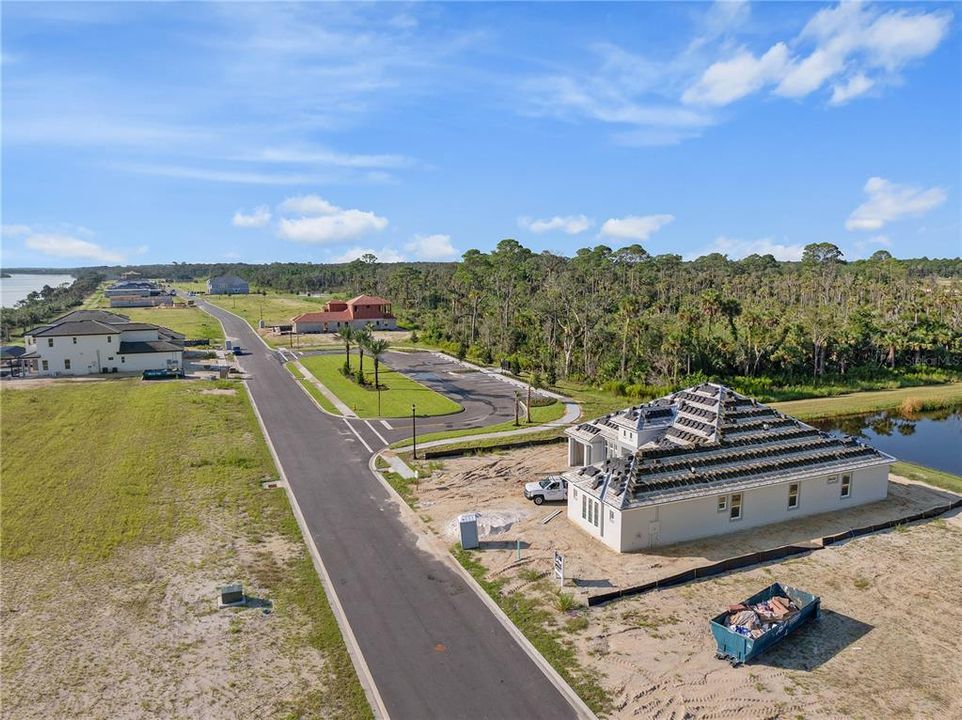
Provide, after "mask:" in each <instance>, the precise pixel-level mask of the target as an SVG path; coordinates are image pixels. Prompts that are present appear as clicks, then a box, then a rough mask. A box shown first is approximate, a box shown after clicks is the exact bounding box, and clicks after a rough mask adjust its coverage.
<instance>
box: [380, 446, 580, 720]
mask: <svg viewBox="0 0 962 720" xmlns="http://www.w3.org/2000/svg"><path fill="white" fill-rule="evenodd" d="M387 450H388V448H384V450H381V451H380V452H377V453H374V454H373V455H372V456H371V459H370V460H369V461H368V468H369V469H370V471H371V473H372V474H373V475H374V477H375V478H377V480H378V481H379V482H380V483H381V485H383V486H384V488H385V489H386V490H387V491H388V493H389V494H390V495H391V496H392V497H393V498H394V500H395V502H396V503H397V504H398V506H399V508H400V512H401V514H402V515H406V516H408V517H409V518H411V519H412V520H414V521H415V523H416V524H417V525H419V526H421V527H422V528H424V527H425V522H424V521H423V520H421V518H420V517H419V516H418V514H417V512H415V511H414V510H413V509H412V508H411V506H410V505H408V504H407V503H406V502H405V501H404V498H402V497H401V496H400V494H398V492H397V490H395V489H394V488H393V487H391V483H389V482H388V481H387V480H385V479H384V476H383V475H382V474H381V471H380V470H378V469H377V467H376V463H377V458H379V457H380V456H381V455H382V454H383V453H384V452H385V451H387ZM418 535H419V536H420V539H421V540H422V541H426V542H427V543H428V544H430V545H434V546H437V547H436V548H435V550H436V553H437V555H438V557H440V558H441V560H442V562H444V563H445V564H447V565H448V566H449V567H451V568H453V569H454V570H456V571H457V572H458V574H459V575H460V576H461V577H462V578H463V579H464V581H465V583H466V584H467V586H468V587H469V588H471V590H472V591H473V592H474V594H475V595H477V596H478V597H479V598H480V599H481V602H483V603H484V605H485V606H486V607H487V608H488V610H489V611H490V612H491V614H492V615H494V617H495V618H497V620H498V622H500V623H501V625H502V626H503V627H504V629H505V630H507V631H508V634H509V635H510V636H511V637H512V639H513V640H514V641H515V642H516V643H517V644H518V645H519V646H520V647H521V649H522V650H524V652H525V654H526V655H527V656H528V657H529V658H531V660H532V661H533V662H534V664H535V665H537V666H538V669H539V670H541V672H542V673H544V675H545V677H546V678H548V681H549V682H550V683H551V684H552V685H553V686H554V687H555V689H556V690H557V691H558V692H560V693H561V694H562V696H564V698H565V700H567V701H568V704H569V705H571V707H572V708H573V709H574V711H575V712H576V713H577V714H578V716H579V717H580V718H582V720H598V717H597V716H596V715H595V714H594V713H593V712H592V711H591V708H589V707H588V706H587V705H586V704H585V701H584V700H582V699H581V697H580V696H579V695H578V693H576V692H575V691H574V689H573V688H572V687H571V686H570V685H569V684H568V683H567V681H565V679H564V678H563V677H561V674H560V673H559V672H558V671H557V670H555V669H554V667H553V666H552V665H551V663H549V662H548V661H547V660H545V659H544V656H543V655H542V654H541V653H539V652H538V650H537V648H536V647H535V646H534V645H532V644H531V641H530V640H528V638H527V637H526V636H525V634H524V633H523V632H521V630H519V629H518V626H517V625H515V624H514V623H513V622H511V618H509V617H508V616H507V615H506V614H505V612H504V610H502V609H501V607H500V606H499V605H498V604H497V603H496V602H495V601H494V600H493V599H492V597H491V596H490V595H488V594H487V593H486V592H485V591H484V589H483V588H482V587H481V586H480V585H479V584H478V581H477V580H475V579H474V577H473V576H472V575H471V573H469V572H468V571H467V570H465V569H464V567H463V566H462V565H461V563H459V562H458V561H457V560H455V558H454V556H453V555H451V553H450V551H449V550H448V549H447V548H446V547H441V546H440V543H439V541H438V540H437V539H436V536H435V535H434V534H433V533H432V532H430V531H429V532H419V533H418Z"/></svg>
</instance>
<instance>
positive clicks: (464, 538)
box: [458, 513, 481, 550]
mask: <svg viewBox="0 0 962 720" xmlns="http://www.w3.org/2000/svg"><path fill="white" fill-rule="evenodd" d="M478 517H479V515H478V513H465V514H464V515H459V516H458V527H459V528H460V529H461V547H462V548H463V549H465V550H474V549H475V548H479V547H481V543H479V542H478Z"/></svg>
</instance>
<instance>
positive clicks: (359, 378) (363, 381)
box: [354, 368, 367, 385]
mask: <svg viewBox="0 0 962 720" xmlns="http://www.w3.org/2000/svg"><path fill="white" fill-rule="evenodd" d="M354 380H355V381H356V382H357V384H358V385H367V378H365V377H364V373H363V372H361V368H358V369H357V371H356V372H355V373H354Z"/></svg>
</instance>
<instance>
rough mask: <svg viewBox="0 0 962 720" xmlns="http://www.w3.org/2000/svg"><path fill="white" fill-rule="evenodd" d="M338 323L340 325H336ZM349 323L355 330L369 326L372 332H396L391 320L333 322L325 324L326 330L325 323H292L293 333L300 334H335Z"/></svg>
mask: <svg viewBox="0 0 962 720" xmlns="http://www.w3.org/2000/svg"><path fill="white" fill-rule="evenodd" d="M338 322H340V325H338ZM348 322H349V323H350V325H351V327H352V328H354V329H355V330H363V329H364V328H365V327H367V326H368V325H370V326H371V327H372V328H373V329H374V330H397V321H396V320H394V319H391V320H350V321H346V320H340V321H338V320H333V321H328V322H327V323H326V325H327V329H326V330H325V329H324V326H325V323H323V322H306V321H298V322H295V323H294V332H296V333H298V334H300V333H323V332H337V330H338V328H339V327H344V325H345V323H348Z"/></svg>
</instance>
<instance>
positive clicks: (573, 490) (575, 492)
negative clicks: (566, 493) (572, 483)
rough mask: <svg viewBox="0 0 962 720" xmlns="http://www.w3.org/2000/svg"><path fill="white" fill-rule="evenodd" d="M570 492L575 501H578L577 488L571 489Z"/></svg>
mask: <svg viewBox="0 0 962 720" xmlns="http://www.w3.org/2000/svg"><path fill="white" fill-rule="evenodd" d="M572 492H573V493H574V496H575V500H577V499H578V488H572Z"/></svg>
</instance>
